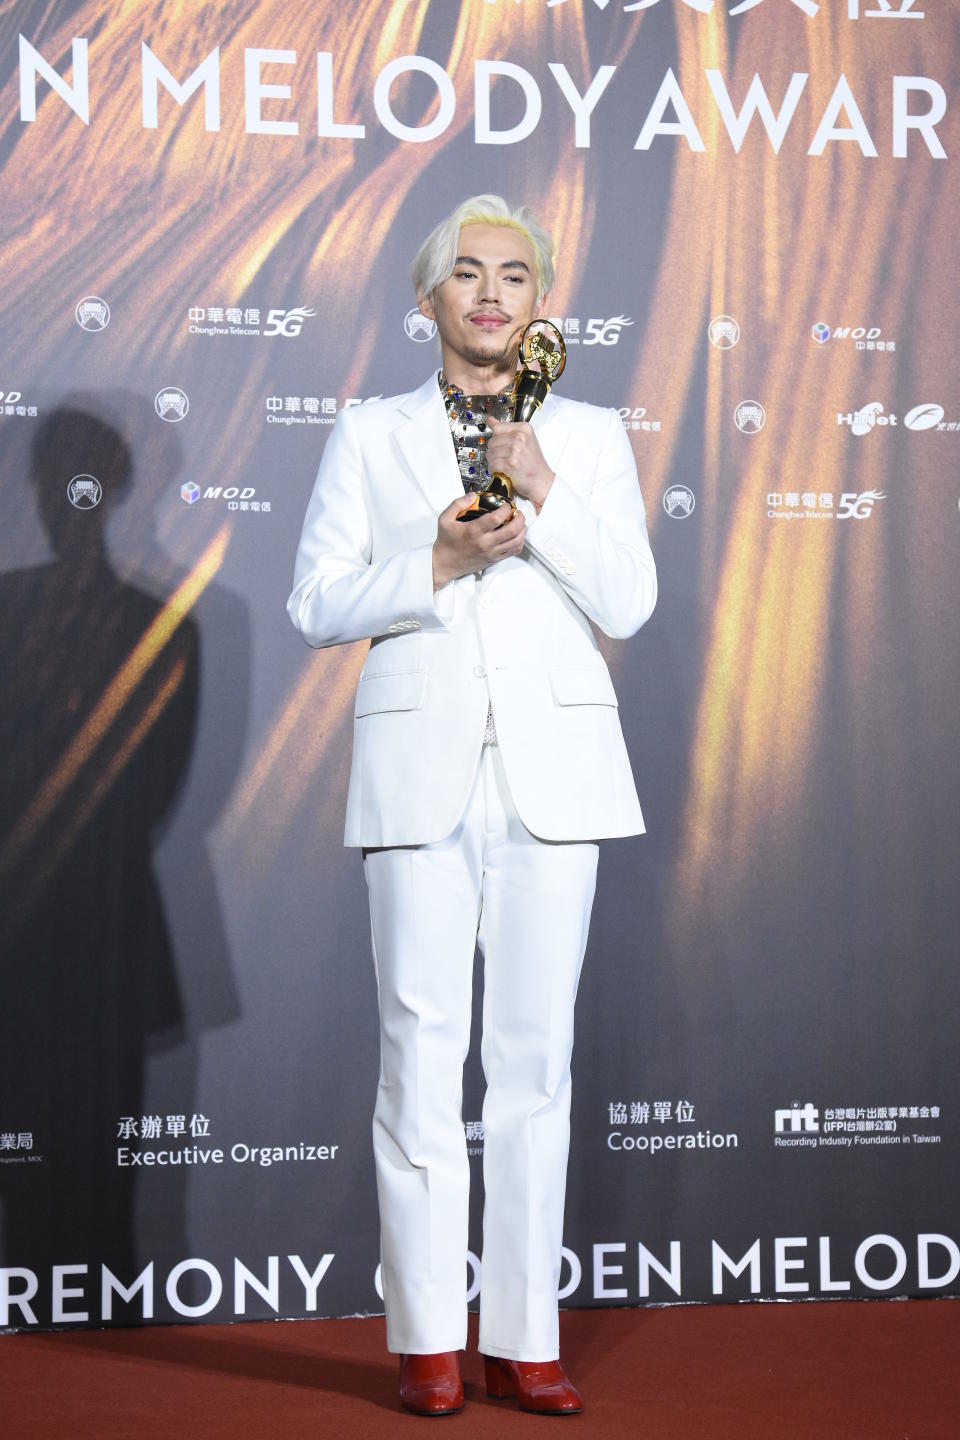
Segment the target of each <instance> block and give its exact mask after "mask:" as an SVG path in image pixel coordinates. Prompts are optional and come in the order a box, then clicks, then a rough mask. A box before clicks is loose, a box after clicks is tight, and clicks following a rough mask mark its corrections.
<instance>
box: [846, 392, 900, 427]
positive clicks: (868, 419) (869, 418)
mask: <svg viewBox="0 0 960 1440" xmlns="http://www.w3.org/2000/svg"><path fill="white" fill-rule="evenodd" d="M896 423H897V417H896V415H885V414H884V413H883V401H882V400H871V401H870V402H869V404H867V405H863V406H862V407H861V408H860V409H859V410H848V411H847V412H846V413H845V414H844V412H843V411H842V410H838V411H837V424H838V425H849V426H850V432H851V434H853V435H869V434H870V431H871V430H875V429H876V428H877V426H878V425H879V426H883V425H896Z"/></svg>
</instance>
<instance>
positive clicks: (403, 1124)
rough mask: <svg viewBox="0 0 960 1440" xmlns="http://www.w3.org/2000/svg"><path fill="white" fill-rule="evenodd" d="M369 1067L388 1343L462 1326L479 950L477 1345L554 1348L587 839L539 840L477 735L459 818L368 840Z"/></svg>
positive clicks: (445, 1345) (445, 1335) (586, 919)
mask: <svg viewBox="0 0 960 1440" xmlns="http://www.w3.org/2000/svg"><path fill="white" fill-rule="evenodd" d="M364 871H365V874H366V878H367V885H368V888H369V892H370V916H371V928H372V933H373V953H374V962H375V964H376V969H377V985H378V991H379V997H380V1053H381V1063H380V1083H379V1087H378V1090H377V1103H376V1109H375V1111H374V1118H373V1144H374V1155H375V1158H376V1170H377V1191H378V1196H379V1201H380V1234H381V1262H382V1271H381V1273H382V1278H383V1296H384V1305H385V1309H386V1315H387V1347H388V1349H390V1350H392V1351H398V1352H401V1353H406V1354H431V1353H434V1352H437V1351H443V1350H460V1349H463V1348H464V1346H465V1344H466V1338H467V1299H466V1273H467V1265H466V1252H467V1205H468V1192H469V1185H470V1174H469V1162H468V1159H467V1148H466V1140H465V1137H464V1128H463V1121H462V1115H461V1108H462V1091H463V1064H464V1060H465V1059H466V1055H467V1050H468V1047H469V1042H470V1008H471V999H472V990H473V985H472V972H473V957H474V950H475V948H476V947H477V946H478V945H479V948H480V951H481V953H482V955H483V962H484V972H483V976H484V991H483V1040H482V1045H481V1057H482V1061H483V1071H484V1075H485V1078H486V1082H487V1091H486V1098H485V1100H484V1104H483V1127H484V1155H483V1178H484V1189H485V1200H484V1216H483V1255H482V1278H481V1288H480V1349H481V1350H482V1351H483V1352H484V1353H485V1354H488V1355H501V1356H504V1357H506V1358H509V1359H513V1360H552V1359H556V1358H557V1355H558V1353H559V1352H558V1345H559V1341H558V1321H557V1287H558V1283H559V1277H560V1258H561V1245H562V1238H563V1205H564V1191H565V1188H566V1171H567V1152H568V1149H569V1138H570V1055H571V1050H572V1048H573V1007H574V1000H575V999H576V993H577V984H578V981H579V978H580V967H581V964H582V962H583V953H584V949H585V948H586V943H587V929H588V926H589V923H590V910H591V906H592V904H593V894H594V887H595V883H596V871H597V846H596V845H595V844H580V843H569V844H563V843H556V842H544V841H541V840H538V839H536V838H535V837H534V836H533V835H531V834H530V832H529V831H528V830H527V829H526V827H525V826H524V825H523V823H522V822H521V820H520V819H519V817H518V815H517V813H516V810H515V809H514V806H513V802H512V800H511V798H510V792H509V789H508V787H507V782H506V777H505V774H504V770H503V762H502V760H501V758H500V752H499V750H498V748H497V747H496V746H495V745H488V746H485V747H484V749H483V752H482V756H481V759H480V763H479V766H478V770H477V776H476V779H475V782H474V786H473V790H472V792H471V795H470V799H469V800H468V802H467V807H466V810H465V811H464V814H463V817H462V819H461V821H460V824H459V825H458V826H457V828H456V830H455V831H454V832H453V833H452V834H451V835H450V836H448V837H447V839H445V840H442V841H439V842H437V843H436V844H432V845H418V846H410V847H399V848H395V849H386V850H370V851H367V852H366V853H365V856H364Z"/></svg>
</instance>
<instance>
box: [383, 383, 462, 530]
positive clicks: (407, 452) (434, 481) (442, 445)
mask: <svg viewBox="0 0 960 1440" xmlns="http://www.w3.org/2000/svg"><path fill="white" fill-rule="evenodd" d="M400 408H401V410H402V411H403V416H404V418H403V419H402V420H401V422H400V424H399V425H398V426H397V428H396V430H394V432H393V435H394V439H395V440H396V442H397V445H398V447H399V449H400V454H401V456H402V457H403V460H404V463H405V464H406V466H407V469H408V470H409V471H410V474H411V476H412V477H413V479H414V480H415V481H416V483H417V484H418V485H419V487H420V489H421V490H422V491H423V493H424V495H426V497H427V499H428V500H429V502H430V504H431V506H432V507H433V509H434V510H436V511H437V513H438V514H439V512H440V511H441V510H444V509H446V507H447V506H448V505H449V504H450V502H451V500H455V499H456V498H457V496H458V495H462V494H463V481H462V480H461V478H460V469H459V466H458V465H457V457H456V454H455V452H454V448H453V441H452V440H451V439H450V426H449V424H448V422H447V412H446V407H445V406H444V403H443V396H442V395H441V393H440V386H439V385H438V384H437V377H436V375H431V376H430V378H429V379H428V380H425V381H424V383H423V384H422V385H421V386H420V388H419V390H413V391H411V392H410V394H409V395H406V396H404V398H403V401H402V402H401V406H400Z"/></svg>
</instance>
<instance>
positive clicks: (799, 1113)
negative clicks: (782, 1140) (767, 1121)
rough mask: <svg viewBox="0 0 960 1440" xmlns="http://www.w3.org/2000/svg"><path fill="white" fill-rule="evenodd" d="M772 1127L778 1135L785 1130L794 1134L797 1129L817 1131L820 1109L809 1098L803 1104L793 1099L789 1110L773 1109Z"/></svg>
mask: <svg viewBox="0 0 960 1440" xmlns="http://www.w3.org/2000/svg"><path fill="white" fill-rule="evenodd" d="M773 1128H774V1130H775V1131H776V1132H777V1134H778V1135H782V1134H783V1133H784V1131H785V1130H789V1131H790V1133H791V1134H794V1135H795V1134H796V1133H797V1131H798V1130H808V1131H817V1130H819V1129H820V1111H819V1110H818V1109H817V1108H816V1106H815V1105H814V1104H813V1103H812V1101H810V1100H808V1101H807V1103H806V1105H804V1106H801V1105H800V1102H799V1100H794V1102H793V1104H792V1105H791V1107H790V1109H789V1110H774V1112H773Z"/></svg>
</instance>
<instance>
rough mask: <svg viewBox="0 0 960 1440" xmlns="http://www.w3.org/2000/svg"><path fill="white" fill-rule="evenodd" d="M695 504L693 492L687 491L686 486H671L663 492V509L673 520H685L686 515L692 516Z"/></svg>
mask: <svg viewBox="0 0 960 1440" xmlns="http://www.w3.org/2000/svg"><path fill="white" fill-rule="evenodd" d="M696 503H697V501H696V497H695V495H694V493H693V491H692V490H688V489H687V487H686V485H671V486H670V489H669V490H667V491H665V492H664V496H663V508H664V510H666V512H667V514H668V515H669V516H670V517H671V519H673V520H686V518H687V516H688V515H692V514H693V507H694V506H695V505H696Z"/></svg>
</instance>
